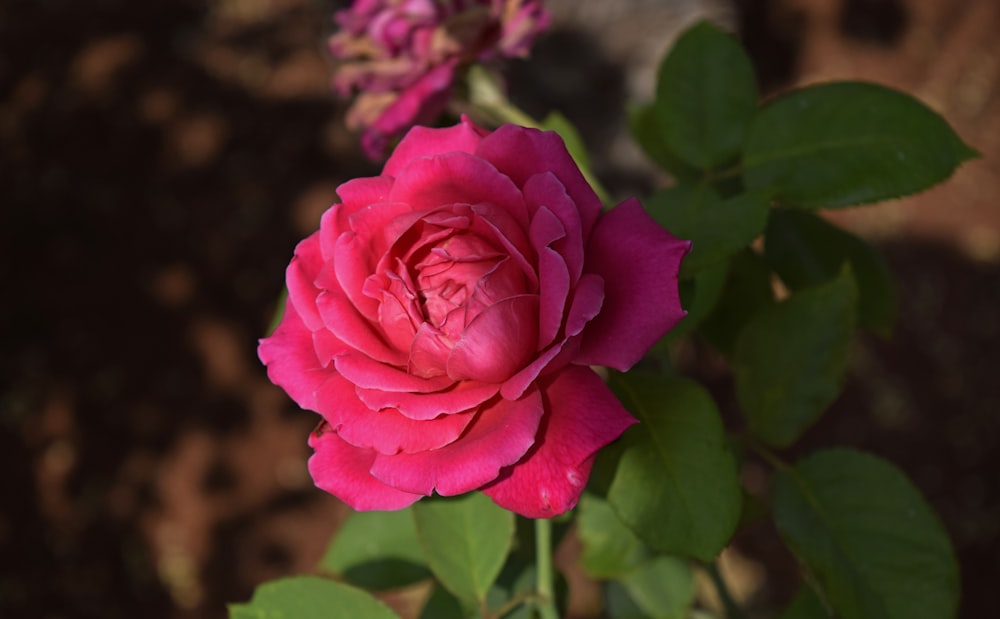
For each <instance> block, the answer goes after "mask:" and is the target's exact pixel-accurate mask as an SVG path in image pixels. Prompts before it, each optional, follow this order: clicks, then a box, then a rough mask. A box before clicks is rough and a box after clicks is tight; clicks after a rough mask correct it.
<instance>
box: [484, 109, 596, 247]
mask: <svg viewBox="0 0 1000 619" xmlns="http://www.w3.org/2000/svg"><path fill="white" fill-rule="evenodd" d="M476 155H478V156H480V157H482V158H484V159H486V160H487V161H490V162H491V163H492V164H493V165H495V166H496V167H497V169H498V170H500V171H501V172H502V173H503V174H506V175H507V176H509V177H510V178H511V180H513V181H514V183H515V184H517V186H518V187H524V186H525V185H526V184H527V182H528V179H529V178H531V177H532V176H534V175H535V174H538V172H539V171H540V170H548V171H551V172H552V174H554V175H555V177H556V178H557V179H559V182H560V183H562V184H563V186H564V187H565V188H566V193H567V194H568V195H569V197H570V198H571V199H572V200H573V203H574V204H575V205H576V207H577V209H578V210H579V212H580V223H581V230H582V233H583V238H584V239H586V238H589V236H590V231H591V228H592V227H593V225H594V222H595V221H596V220H597V217H598V215H600V213H601V201H600V200H599V199H598V197H597V194H595V193H594V190H593V189H591V188H590V185H589V184H588V183H587V181H586V179H584V178H583V174H582V173H581V172H580V168H579V167H578V166H577V165H576V163H575V162H574V161H573V157H572V156H570V154H569V151H567V150H566V145H565V144H564V143H563V141H562V138H560V137H559V135H558V134H557V133H555V132H553V131H539V130H537V129H528V128H525V127H519V126H517V125H503V126H501V127H500V128H498V129H497V130H496V131H494V132H493V133H491V134H490V135H488V136H486V137H485V138H483V141H482V143H481V144H480V145H479V148H478V149H477V150H476Z"/></svg>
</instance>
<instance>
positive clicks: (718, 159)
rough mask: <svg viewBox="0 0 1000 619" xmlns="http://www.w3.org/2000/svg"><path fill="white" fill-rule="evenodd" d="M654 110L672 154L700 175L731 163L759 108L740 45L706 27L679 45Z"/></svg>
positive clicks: (664, 70) (667, 62)
mask: <svg viewBox="0 0 1000 619" xmlns="http://www.w3.org/2000/svg"><path fill="white" fill-rule="evenodd" d="M654 105H655V110H656V114H657V123H658V124H659V126H660V128H661V129H662V134H663V136H664V138H665V140H666V145H667V147H668V148H669V150H670V151H671V152H673V153H676V154H677V155H678V156H679V157H680V158H681V159H682V160H684V161H685V162H687V163H688V164H690V165H693V166H695V167H698V168H701V169H709V168H714V167H717V166H720V165H722V164H724V163H727V162H729V161H732V160H734V159H735V158H736V156H737V155H738V154H739V152H740V148H741V147H742V146H743V139H744V136H745V135H746V132H747V129H748V127H749V126H750V121H751V119H752V118H753V115H754V112H755V111H756V108H757V84H756V81H755V79H754V75H753V67H752V65H751V64H750V59H749V57H747V55H746V52H744V51H743V48H742V47H741V46H740V44H739V43H738V42H737V41H736V40H735V39H733V38H732V37H731V36H729V35H727V34H725V33H723V32H722V31H720V30H719V29H718V28H716V27H715V26H714V25H712V24H711V23H709V22H707V21H703V22H700V23H698V24H696V25H695V26H694V27H692V28H690V29H688V30H687V31H686V32H684V34H682V35H681V36H680V38H678V39H677V42H676V43H675V44H674V47H673V49H672V50H671V51H670V53H669V54H668V55H667V57H666V58H665V59H664V60H663V63H662V64H661V65H660V72H659V79H658V81H657V89H656V103H655V104H654Z"/></svg>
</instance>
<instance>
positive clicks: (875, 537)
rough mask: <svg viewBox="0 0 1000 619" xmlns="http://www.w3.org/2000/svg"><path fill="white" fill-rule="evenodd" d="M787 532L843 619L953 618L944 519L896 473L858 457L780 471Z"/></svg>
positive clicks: (781, 526)
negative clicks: (942, 520) (940, 520)
mask: <svg viewBox="0 0 1000 619" xmlns="http://www.w3.org/2000/svg"><path fill="white" fill-rule="evenodd" d="M774 515H775V523H776V524H777V527H778V532H779V533H780V535H781V537H782V538H783V539H784V540H785V542H786V543H787V544H788V546H789V547H790V548H791V549H792V551H793V552H794V553H795V554H796V556H797V557H798V558H799V560H800V561H801V562H802V563H803V564H804V565H805V566H806V568H807V569H808V570H809V571H810V572H811V573H812V576H813V578H814V579H815V581H816V582H817V583H818V584H819V585H820V586H821V587H822V589H823V591H824V594H825V598H826V600H827V601H828V602H829V603H830V605H831V606H832V607H833V610H834V611H835V612H836V614H837V616H838V617H840V618H841V619H951V618H952V617H955V614H956V611H957V607H958V596H959V588H960V587H959V578H958V567H957V565H956V562H955V555H954V551H953V550H952V547H951V543H950V541H949V540H948V535H947V533H946V532H945V530H944V528H943V527H942V526H941V523H940V522H939V520H938V518H937V516H936V515H935V514H934V512H933V511H932V510H931V508H930V507H929V506H928V505H927V503H926V502H925V501H924V499H923V497H922V496H921V495H920V492H919V490H917V489H916V487H914V485H913V483H912V482H910V480H909V479H907V477H906V476H905V475H904V474H903V473H902V472H901V471H899V470H898V469H897V468H896V467H894V466H893V465H891V464H889V463H888V462H886V461H884V460H881V459H879V458H876V457H875V456H872V455H870V454H866V453H862V452H858V451H852V450H848V449H833V450H827V451H822V452H819V453H816V454H814V455H812V456H809V457H808V458H806V459H805V460H803V461H802V462H799V463H798V464H797V465H796V466H795V467H794V468H792V469H790V470H787V471H783V472H781V473H779V475H778V476H777V478H776V480H775V486H774Z"/></svg>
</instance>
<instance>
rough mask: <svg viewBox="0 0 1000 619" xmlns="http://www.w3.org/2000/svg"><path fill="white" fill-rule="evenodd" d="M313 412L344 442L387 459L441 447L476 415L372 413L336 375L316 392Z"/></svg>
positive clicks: (347, 383)
mask: <svg viewBox="0 0 1000 619" xmlns="http://www.w3.org/2000/svg"><path fill="white" fill-rule="evenodd" d="M316 411H317V412H318V413H320V414H321V415H323V418H324V419H326V421H327V423H329V424H330V426H331V427H332V428H333V429H334V430H335V431H336V432H337V434H339V435H340V438H342V439H343V440H345V441H347V442H348V443H350V444H352V445H354V446H355V447H366V448H370V449H374V450H375V451H377V452H379V453H381V454H388V455H392V454H396V453H399V452H401V451H402V452H405V453H414V452H418V451H427V450H428V449H438V448H440V447H444V446H445V445H448V444H449V443H452V442H453V441H454V440H455V439H457V438H458V437H459V436H460V435H461V434H462V432H463V431H464V430H465V428H466V426H468V425H469V423H470V422H471V421H472V418H473V416H474V414H475V411H474V410H472V411H467V412H464V413H456V414H452V415H442V416H440V417H438V418H436V419H426V420H421V421H417V420H414V419H410V418H409V417H405V416H403V415H401V414H400V413H399V412H398V411H395V410H392V409H386V410H381V411H374V410H372V409H371V408H369V407H368V406H366V405H365V404H364V403H363V402H362V401H361V400H359V399H358V397H357V395H356V393H355V387H354V385H353V384H351V383H350V381H348V380H347V379H345V378H344V377H342V376H338V375H336V374H334V375H332V376H330V377H329V378H328V379H327V380H326V382H324V383H323V384H322V385H321V386H320V388H319V389H318V390H317V391H316Z"/></svg>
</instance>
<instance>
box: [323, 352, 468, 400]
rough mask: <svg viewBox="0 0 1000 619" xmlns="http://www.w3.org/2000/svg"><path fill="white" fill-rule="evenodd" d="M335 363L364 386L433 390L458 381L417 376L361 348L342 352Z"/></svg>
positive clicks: (353, 381) (439, 389) (338, 369)
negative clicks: (376, 358)
mask: <svg viewBox="0 0 1000 619" xmlns="http://www.w3.org/2000/svg"><path fill="white" fill-rule="evenodd" d="M333 363H334V366H335V367H336V368H337V371H338V372H340V374H341V375H342V376H343V377H344V378H346V379H347V380H349V381H351V382H352V383H354V384H355V385H357V386H358V387H361V388H364V389H380V390H382V391H415V392H417V393H431V392H433V391H441V390H442V389H447V388H448V387H450V386H451V385H452V384H453V383H454V382H455V381H453V380H452V379H450V378H448V377H447V376H434V377H431V378H422V377H420V376H414V375H413V374H409V373H407V372H405V371H403V370H400V369H398V368H395V367H392V366H390V365H386V364H384V363H379V362H378V361H375V360H373V359H371V358H370V357H367V356H365V355H363V354H360V353H357V352H348V353H344V354H342V355H338V356H337V357H336V358H334V360H333Z"/></svg>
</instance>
